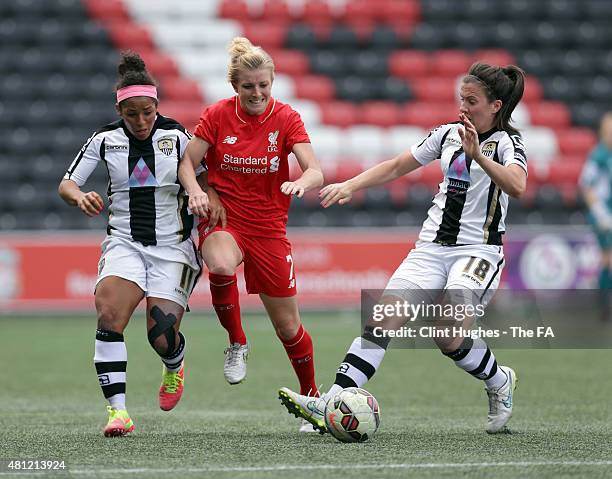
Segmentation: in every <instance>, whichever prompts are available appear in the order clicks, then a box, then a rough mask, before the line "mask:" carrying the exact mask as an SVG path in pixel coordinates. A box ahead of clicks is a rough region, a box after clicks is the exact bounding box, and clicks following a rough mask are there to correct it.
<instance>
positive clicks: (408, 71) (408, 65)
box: [389, 50, 430, 78]
mask: <svg viewBox="0 0 612 479" xmlns="http://www.w3.org/2000/svg"><path fill="white" fill-rule="evenodd" d="M389 73H391V75H393V76H396V77H400V78H423V77H426V76H427V75H429V73H430V70H429V58H428V57H427V54H426V53H425V52H422V51H418V50H399V51H395V52H393V53H391V55H390V56H389Z"/></svg>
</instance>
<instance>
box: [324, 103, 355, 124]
mask: <svg viewBox="0 0 612 479" xmlns="http://www.w3.org/2000/svg"><path fill="white" fill-rule="evenodd" d="M357 119H358V115H357V107H356V106H355V105H353V104H352V103H350V102H347V101H331V102H329V103H322V104H321V121H322V122H323V123H325V124H327V125H335V126H341V127H347V126H351V125H354V124H356V123H357V122H358V121H357Z"/></svg>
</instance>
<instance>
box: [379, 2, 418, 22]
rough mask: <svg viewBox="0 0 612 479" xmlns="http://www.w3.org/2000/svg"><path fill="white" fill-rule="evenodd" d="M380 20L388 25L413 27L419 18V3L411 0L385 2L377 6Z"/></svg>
mask: <svg viewBox="0 0 612 479" xmlns="http://www.w3.org/2000/svg"><path fill="white" fill-rule="evenodd" d="M378 9H379V12H380V18H381V20H382V21H383V22H385V23H388V24H402V25H404V28H405V27H406V26H408V25H414V24H415V23H416V22H417V21H418V20H419V18H420V16H421V9H420V3H419V2H418V1H413V0H386V1H382V2H380V4H379V5H378Z"/></svg>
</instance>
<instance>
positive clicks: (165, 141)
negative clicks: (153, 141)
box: [157, 138, 174, 156]
mask: <svg viewBox="0 0 612 479" xmlns="http://www.w3.org/2000/svg"><path fill="white" fill-rule="evenodd" d="M157 148H159V150H160V151H161V152H162V153H163V154H164V155H166V156H170V155H171V154H172V152H173V151H174V142H173V141H172V140H171V139H170V138H162V139H160V140H157Z"/></svg>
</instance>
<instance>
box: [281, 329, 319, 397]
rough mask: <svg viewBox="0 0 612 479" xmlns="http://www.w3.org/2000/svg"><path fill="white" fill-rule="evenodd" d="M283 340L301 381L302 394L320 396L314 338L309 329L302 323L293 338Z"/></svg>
mask: <svg viewBox="0 0 612 479" xmlns="http://www.w3.org/2000/svg"><path fill="white" fill-rule="evenodd" d="M281 342H282V343H283V346H284V347H285V351H287V356H289V360H290V361H291V365H292V366H293V369H294V370H295V374H296V375H297V377H298V380H299V381H300V394H305V395H308V396H318V395H319V391H318V390H317V385H316V384H315V371H314V360H313V352H312V338H311V337H310V334H308V331H306V330H305V329H304V328H303V327H302V325H301V324H300V329H299V330H298V332H297V334H296V335H295V336H294V337H293V338H291V339H290V340H288V341H285V340H283V339H281Z"/></svg>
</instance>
